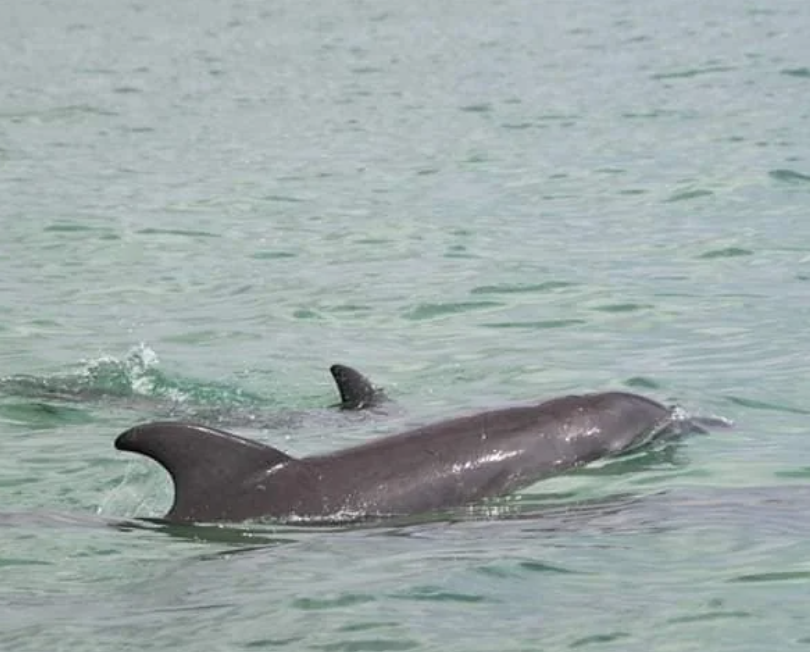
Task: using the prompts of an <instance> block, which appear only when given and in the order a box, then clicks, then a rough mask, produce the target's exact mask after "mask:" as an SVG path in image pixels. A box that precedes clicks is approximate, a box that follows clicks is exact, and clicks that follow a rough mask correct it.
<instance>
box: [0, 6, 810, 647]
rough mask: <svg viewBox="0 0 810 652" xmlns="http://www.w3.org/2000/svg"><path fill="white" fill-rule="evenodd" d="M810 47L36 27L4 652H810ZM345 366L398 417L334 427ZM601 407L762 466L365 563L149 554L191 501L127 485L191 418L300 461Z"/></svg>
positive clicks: (705, 453)
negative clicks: (152, 422)
mask: <svg viewBox="0 0 810 652" xmlns="http://www.w3.org/2000/svg"><path fill="white" fill-rule="evenodd" d="M808 20H810V5H808V4H807V3H806V2H799V1H798V0H784V1H779V2H775V3H763V2H755V1H753V2H751V1H736V0H732V1H731V2H719V1H717V0H710V1H709V2H694V1H690V2H686V3H683V2H672V1H671V0H658V1H657V2H654V3H647V4H642V3H631V2H612V3H596V2H588V1H587V0H584V1H582V2H560V1H558V0H550V1H548V2H542V3H533V2H524V1H521V0H505V1H503V2H497V3H496V2H493V3H484V2H461V1H460V0H453V1H450V2H442V3H425V2H416V3H409V4H401V3H400V4H394V3H388V2H377V3H372V2H360V1H348V0H347V1H343V0H339V1H336V2H309V3H291V2H288V3H283V2H282V3H264V2H253V1H246V2H234V3H213V2H207V1H202V2H194V3H192V2H183V1H180V2H172V3H164V5H158V4H157V3H141V2H131V3H124V2H99V1H93V0H91V1H90V2H83V3H63V2H48V1H47V0H36V1H34V2H27V3H14V4H13V6H9V7H7V8H6V10H5V11H4V15H3V20H2V21H0V57H2V60H3V62H4V65H3V66H2V67H0V191H1V192H2V197H3V202H2V203H0V220H2V226H3V232H2V238H0V376H2V381H0V446H1V447H2V448H0V450H1V451H2V455H1V456H0V491H1V493H0V495H1V496H2V498H3V505H2V507H0V647H2V648H3V649H9V650H11V649H13V650H37V651H39V650H44V649H49V650H60V649H70V650H78V649H81V650H93V649H99V650H128V649H133V650H136V649H137V650H166V649H173V650H178V651H183V650H198V649H201V648H204V649H212V650H252V649H259V650H261V649H276V648H281V649H291V650H299V649H315V650H327V651H351V650H354V651H366V650H372V651H373V650H406V649H441V650H465V651H468V650H494V649H497V650H539V649H542V650H555V649H569V648H587V649H600V650H609V649H616V650H650V649H655V650H669V649H672V650H676V649H677V650H684V649H712V650H757V651H758V650H765V649H779V650H788V649H794V648H797V649H798V648H802V649H805V648H806V647H807V645H808V644H810V616H808V615H807V595H808V591H807V589H808V584H810V565H808V561H807V560H808V558H810V543H808V540H810V537H808V535H810V525H808V518H807V517H808V515H810V439H808V437H807V435H808V427H807V418H808V414H810V407H809V406H808V402H807V397H808V396H810V380H808V378H810V374H808V373H807V372H808V367H810V358H809V357H808V343H809V342H810V340H809V339H808V335H807V324H808V323H810V219H808V218H809V217H810V216H809V215H808V206H810V160H808V136H807V134H808V133H810V120H809V118H810V108H808V107H810V103H808V97H810V49H809V48H808V46H807V38H806V37H807V34H806V32H807V30H806V25H807V24H808ZM337 361H340V362H345V363H348V364H352V365H356V366H357V367H358V368H360V369H361V370H362V371H364V372H366V373H368V374H369V376H370V377H371V378H372V379H373V380H375V381H376V382H378V383H379V384H381V385H384V386H385V387H386V389H387V391H388V393H389V395H391V396H392V397H393V398H394V399H395V401H396V404H395V407H396V409H392V411H391V413H390V414H389V415H387V416H386V415H382V416H379V415H377V416H374V417H373V418H363V417H362V416H360V417H358V416H357V415H354V416H352V415H340V414H336V413H334V412H330V411H329V410H328V409H326V406H328V405H330V404H332V403H334V401H335V394H334V389H333V388H332V386H331V382H330V380H329V377H328V374H327V373H326V369H327V367H328V365H329V364H330V363H332V362H337ZM43 387H45V388H46V389H47V390H48V392H49V393H50V394H49V395H43V394H42V392H41V391H40V390H41V389H42V388H43ZM605 388H625V389H630V390H632V391H637V392H641V393H644V394H647V395H650V396H652V397H655V398H657V399H659V400H665V401H677V402H679V403H681V404H683V405H684V406H685V407H686V408H687V409H690V410H693V411H699V412H703V413H714V414H722V415H725V416H727V417H730V418H733V419H734V420H735V421H736V423H737V427H736V429H735V430H734V431H731V432H717V433H714V434H713V435H711V436H709V437H696V438H692V439H689V440H688V441H685V442H683V443H681V444H680V445H678V446H677V447H675V448H671V449H667V450H664V451H656V452H651V453H647V454H642V455H640V456H636V457H633V458H630V459H627V460H621V461H616V462H613V463H611V464H603V465H596V466H594V467H589V468H586V469H583V470H580V471H579V472H577V473H573V474H569V475H567V476H565V477H562V478H559V479H555V480H552V481H549V482H544V483H540V484H538V485H536V486H534V487H532V488H531V489H530V490H527V491H525V492H522V494H521V495H520V496H519V497H517V498H514V499H512V500H508V501H504V502H503V503H502V504H493V505H490V506H489V507H486V508H482V509H481V510H478V511H472V512H469V513H456V514H447V515H440V516H439V517H437V518H435V519H430V520H425V519H413V520H410V521H408V522H397V523H387V524H371V525H368V526H353V527H343V528H337V527H332V528H312V527H306V526H300V527H293V526H274V525H272V524H263V525H254V526H246V525H245V526H238V527H226V528H211V527H202V526H200V527H167V526H165V525H162V524H160V523H156V522H152V521H147V520H139V517H158V516H160V515H161V514H162V513H163V510H165V508H166V506H167V505H168V504H169V501H170V500H171V496H170V486H169V483H168V480H167V478H166V477H165V475H164V474H163V473H162V471H161V470H160V469H158V468H156V466H155V465H150V464H148V463H147V462H146V461H143V460H136V459H134V458H133V457H131V456H125V455H123V454H119V453H116V452H115V451H114V450H113V448H112V441H113V438H114V437H115V435H116V434H118V433H119V432H121V431H122V430H124V429H125V428H127V427H129V426H130V425H132V424H133V423H136V422H138V421H141V420H145V419H149V418H154V417H156V416H159V415H161V414H164V413H165V411H166V410H167V409H169V408H171V407H172V406H175V407H176V406H177V405H180V406H182V407H184V408H187V409H206V410H211V411H213V412H214V413H218V414H223V415H225V416H232V415H234V414H237V415H238V416H240V417H242V416H244V415H245V414H247V415H258V416H259V417H261V419H260V420H259V421H257V422H256V423H254V424H253V425H252V426H247V427H240V428H239V432H242V433H244V434H247V435H249V436H254V437H257V438H260V439H262V440H264V441H267V442H271V443H273V444H274V445H277V446H279V447H281V448H283V449H284V450H287V451H289V452H290V453H291V454H295V455H298V454H306V453H311V452H314V451H323V450H331V449H335V448H339V447H341V446H345V445H348V444H350V443H354V442H357V441H362V440H366V439H368V438H371V437H375V436H379V435H381V434H384V433H387V432H394V431H396V430H399V429H402V428H404V427H405V426H406V425H409V424H413V423H425V422H427V421H429V420H431V419H434V418H441V417H445V416H450V415H457V414H459V413H463V412H466V411H469V410H473V409H478V408H483V407H492V406H500V405H503V404H504V403H505V402H508V401H515V400H526V399H536V398H538V397H547V396H554V395H558V394H562V393H565V392H570V391H586V390H599V389H605ZM167 406H168V407H167Z"/></svg>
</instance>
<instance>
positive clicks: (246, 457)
mask: <svg viewBox="0 0 810 652" xmlns="http://www.w3.org/2000/svg"><path fill="white" fill-rule="evenodd" d="M115 447H116V448H117V449H118V450H122V451H130V452H133V453H140V454H141V455H146V456H147V457H149V458H151V459H153V460H154V461H155V462H157V463H158V464H160V465H161V466H162V467H163V468H164V469H166V470H167V471H168V472H169V475H171V477H172V480H173V482H174V504H173V506H172V508H171V510H169V513H168V514H167V515H166V518H167V519H169V520H182V521H186V520H211V517H215V516H216V508H215V505H217V504H218V503H219V500H218V498H219V497H221V496H222V494H223V493H225V492H227V491H228V490H229V489H231V488H232V487H233V486H235V485H238V484H239V483H240V482H241V481H242V480H243V479H244V478H245V477H247V476H249V475H251V474H253V473H257V472H259V471H263V470H267V469H270V468H272V467H274V466H277V465H279V464H283V463H285V462H289V461H291V460H292V459H293V458H291V457H290V456H289V455H287V454H286V453H282V452H281V451H279V450H276V449H275V448H273V447H272V446H265V445H264V444H260V443H258V442H255V441H251V440H250V439H245V438H243V437H238V436H236V435H232V434H230V433H228V432H225V431H223V430H217V429H215V428H208V427H206V426H200V425H196V424H192V423H183V422H172V421H162V422H161V421H159V422H153V423H146V424H142V425H138V426H135V427H134V428H130V429H129V430H127V431H126V432H123V433H122V434H120V435H119V436H118V437H117V438H116V440H115Z"/></svg>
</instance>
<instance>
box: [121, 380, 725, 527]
mask: <svg viewBox="0 0 810 652" xmlns="http://www.w3.org/2000/svg"><path fill="white" fill-rule="evenodd" d="M695 421H696V420H695ZM695 421H689V420H685V419H684V418H683V417H681V416H679V415H678V414H677V411H673V410H672V409H671V408H667V407H665V406H663V405H661V404H660V403H657V402H655V401H653V400H650V399H648V398H645V397H643V396H639V395H636V394H628V393H623V392H607V393H599V394H586V395H581V396H564V397H561V398H555V399H552V400H548V401H544V402H541V403H538V404H535V405H528V406H524V407H508V408H504V409H499V410H493V411H488V412H483V413H480V414H476V415H473V416H466V417H461V418H456V419H450V420H447V421H441V422H439V423H435V424H433V425H428V426H424V427H420V428H416V429H414V430H409V431H407V432H403V433H400V434H397V435H392V436H389V437H383V438H381V439H377V440H374V441H370V442H368V443H365V444H361V445H359V446H354V447H351V448H346V449H343V450H339V451H336V452H333V453H327V454H323V455H315V456H311V457H304V458H301V459H296V458H293V457H291V456H289V455H287V454H286V453H283V452H282V451H279V450H277V449H275V448H272V447H271V446H266V445H264V444H261V443H258V442H256V441H252V440H249V439H244V438H242V437H238V436H236V435H233V434H230V433H228V432H224V431H222V430H216V429H213V428H208V427H205V426H200V425H196V424H191V423H182V422H157V423H148V424H144V425H139V426H136V427H134V428H131V429H130V430H127V431H126V432H124V433H122V434H121V435H119V436H118V438H117V439H116V440H115V447H116V448H117V449H119V450H123V451H131V452H135V453H140V454H142V455H145V456H147V457H150V458H151V459H153V460H154V461H156V462H158V463H159V464H161V465H162V466H163V467H164V468H165V469H166V470H167V471H168V472H169V474H170V475H171V477H172V479H173V481H174V487H175V497H174V504H173V506H172V508H171V509H170V510H169V512H168V513H167V514H166V516H165V519H166V520H168V521H172V522H214V521H230V522H236V521H243V520H247V519H256V518H262V517H271V518H277V519H291V518H301V519H313V520H316V519H327V520H328V519H331V520H340V519H346V520H349V519H354V518H357V519H360V518H368V517H383V516H395V515H404V514H417V513H425V512H429V511H433V510H438V509H443V508H450V507H455V506H461V505H464V504H467V503H472V502H475V501H479V500H481V499H484V498H489V497H494V496H500V495H503V494H507V493H510V492H513V491H516V490H519V489H521V488H523V487H526V486H528V485H530V484H533V483H534V482H536V481H538V480H541V479H543V478H546V477H549V476H553V475H556V474H559V473H561V472H563V471H566V470H568V469H572V468H575V467H578V466H581V465H583V464H587V463H589V462H593V461H595V460H598V459H601V458H605V457H610V456H615V455H619V454H622V453H625V452H627V451H631V450H634V449H636V448H638V447H640V446H644V445H645V444H648V443H650V442H651V441H653V440H660V439H662V438H668V437H675V436H678V435H682V434H685V433H687V432H689V431H703V428H701V427H700V424H699V423H696V422H695ZM704 423H705V424H706V425H722V421H713V420H705V422H704Z"/></svg>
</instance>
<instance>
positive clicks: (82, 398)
mask: <svg viewBox="0 0 810 652" xmlns="http://www.w3.org/2000/svg"><path fill="white" fill-rule="evenodd" d="M329 373H330V374H331V375H332V378H333V380H334V382H335V385H336V386H337V390H338V392H339V394H340V402H339V403H337V404H335V405H331V406H330V407H331V408H340V410H342V411H360V410H368V409H373V408H377V407H379V406H380V405H382V404H383V403H385V402H387V401H388V397H387V396H386V394H385V392H384V391H383V390H382V389H381V388H379V387H377V386H375V385H374V384H372V382H371V381H370V380H369V379H368V378H366V377H365V376H364V375H363V374H361V373H360V372H359V371H357V370H356V369H353V368H352V367H349V366H347V365H343V364H333V365H332V366H331V367H330V368H329ZM69 380H70V379H69V378H68V379H63V378H58V377H57V378H39V377H36V376H25V375H21V376H10V377H8V378H0V390H2V391H3V392H4V393H8V394H16V395H21V396H26V397H30V398H34V399H37V400H39V401H58V402H65V403H79V402H91V401H105V402H106V403H108V404H113V403H118V404H122V405H123V407H125V408H129V409H134V410H143V411H149V412H152V413H153V414H159V415H162V418H172V419H175V418H180V417H184V418H187V419H195V420H198V421H201V422H204V423H217V424H219V425H221V424H223V423H225V424H228V425H231V426H233V425H256V424H257V423H259V424H261V423H262V422H263V421H264V420H266V418H265V417H266V416H267V415H265V414H263V413H262V411H261V410H259V409H258V406H246V405H236V406H228V405H216V406H210V405H197V404H194V403H188V402H186V401H176V400H173V399H167V398H166V397H164V396H150V395H142V394H134V395H127V396H121V395H119V394H115V393H112V392H110V391H109V390H108V389H106V388H105V387H86V386H82V385H81V383H79V382H78V381H77V382H75V383H72V384H71V383H70V382H68V381H69ZM38 406H39V407H40V408H41V409H42V410H43V411H48V410H49V409H55V408H52V407H51V406H49V405H48V404H47V403H39V404H38ZM271 417H272V415H271ZM271 420H272V419H271Z"/></svg>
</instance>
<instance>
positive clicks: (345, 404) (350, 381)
mask: <svg viewBox="0 0 810 652" xmlns="http://www.w3.org/2000/svg"><path fill="white" fill-rule="evenodd" d="M329 371H330V373H331V374H332V378H334V379H335V384H336V385H337V387H338V391H339V392H340V406H339V407H340V409H341V410H362V409H363V408H367V407H372V406H374V405H377V404H378V403H380V402H381V401H384V400H385V394H383V392H382V390H380V389H377V388H376V387H374V385H372V384H371V381H370V380H369V379H368V378H366V377H365V376H364V375H363V374H361V373H360V372H359V371H357V370H356V369H352V368H351V367H347V366H346V365H342V364H333V365H332V366H331V367H329Z"/></svg>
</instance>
